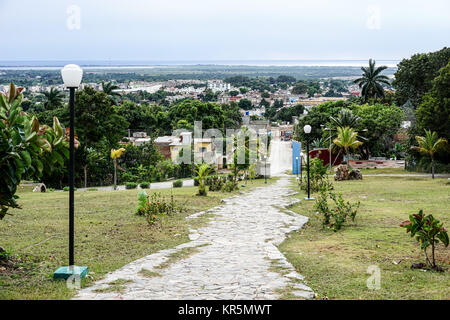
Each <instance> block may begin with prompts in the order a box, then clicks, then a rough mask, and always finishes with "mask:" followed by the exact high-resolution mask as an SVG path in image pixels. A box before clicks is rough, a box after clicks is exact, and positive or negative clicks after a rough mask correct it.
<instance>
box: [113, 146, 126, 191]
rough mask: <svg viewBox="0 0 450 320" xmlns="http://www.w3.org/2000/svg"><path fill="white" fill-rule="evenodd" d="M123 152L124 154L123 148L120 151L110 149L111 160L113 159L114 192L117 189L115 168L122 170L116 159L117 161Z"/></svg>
mask: <svg viewBox="0 0 450 320" xmlns="http://www.w3.org/2000/svg"><path fill="white" fill-rule="evenodd" d="M124 152H125V149H124V148H120V149H117V150H116V149H111V159H113V162H114V190H116V189H117V168H119V169H122V168H121V167H120V166H119V165H118V164H117V159H119V158H120V157H121V156H122V154H123V153H124ZM122 170H123V169H122Z"/></svg>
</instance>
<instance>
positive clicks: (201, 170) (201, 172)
mask: <svg viewBox="0 0 450 320" xmlns="http://www.w3.org/2000/svg"><path fill="white" fill-rule="evenodd" d="M211 171H212V168H211V167H210V166H209V165H208V164H206V163H202V164H200V165H198V164H197V165H196V168H195V173H196V174H197V181H198V194H197V195H199V196H206V194H207V192H206V186H205V185H206V181H205V180H206V177H207V176H208V174H209V173H210V172H211Z"/></svg>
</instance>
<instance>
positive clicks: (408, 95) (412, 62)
mask: <svg viewBox="0 0 450 320" xmlns="http://www.w3.org/2000/svg"><path fill="white" fill-rule="evenodd" d="M449 61H450V48H447V47H444V48H443V49H441V50H439V51H435V52H430V53H421V54H415V55H413V56H412V57H411V58H409V59H403V60H402V61H401V62H400V63H399V64H398V70H397V72H396V73H395V79H394V81H393V82H392V85H393V86H394V88H395V90H396V91H395V100H396V103H397V105H404V104H405V103H406V102H407V101H408V100H410V101H411V103H412V104H413V105H414V107H417V106H419V105H420V104H421V103H422V97H423V96H424V94H425V93H426V92H428V91H430V90H431V88H432V87H433V79H434V78H436V77H437V76H438V75H439V70H440V69H441V68H443V67H445V66H446V65H447V64H448V63H449Z"/></svg>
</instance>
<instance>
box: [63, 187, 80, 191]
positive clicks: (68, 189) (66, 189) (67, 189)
mask: <svg viewBox="0 0 450 320" xmlns="http://www.w3.org/2000/svg"><path fill="white" fill-rule="evenodd" d="M63 191H70V187H69V186H65V187H64V188H63ZM73 191H77V188H73Z"/></svg>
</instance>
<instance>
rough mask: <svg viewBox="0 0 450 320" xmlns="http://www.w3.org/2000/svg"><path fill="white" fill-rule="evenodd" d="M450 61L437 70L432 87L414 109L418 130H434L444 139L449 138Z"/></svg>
mask: <svg viewBox="0 0 450 320" xmlns="http://www.w3.org/2000/svg"><path fill="white" fill-rule="evenodd" d="M449 88H450V62H449V63H448V64H447V65H446V66H445V67H444V68H442V69H441V70H440V71H439V74H438V76H437V77H436V78H435V79H434V80H433V87H432V88H431V90H430V92H427V93H426V94H425V96H424V97H423V102H422V104H421V105H420V106H419V107H418V108H417V110H416V121H417V122H416V125H417V128H418V130H419V131H421V132H423V130H430V129H432V130H434V131H436V132H437V134H438V135H439V136H441V137H443V138H445V139H450V89H449Z"/></svg>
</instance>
